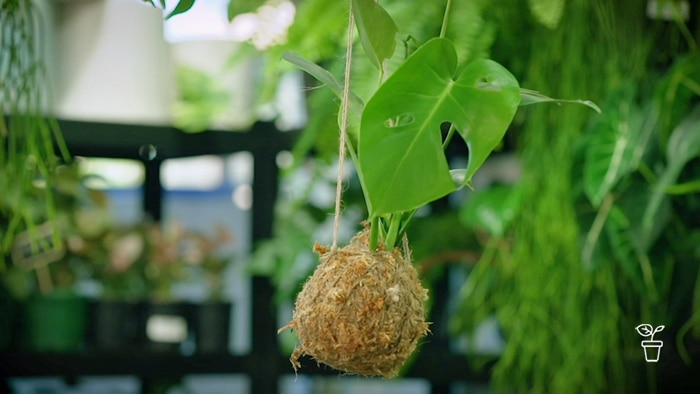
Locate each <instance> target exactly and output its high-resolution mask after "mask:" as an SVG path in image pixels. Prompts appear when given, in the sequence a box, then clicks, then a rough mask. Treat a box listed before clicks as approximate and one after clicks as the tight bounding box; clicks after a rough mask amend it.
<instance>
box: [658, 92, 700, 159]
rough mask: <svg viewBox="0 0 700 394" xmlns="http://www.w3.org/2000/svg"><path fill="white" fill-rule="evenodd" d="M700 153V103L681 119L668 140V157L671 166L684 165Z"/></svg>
mask: <svg viewBox="0 0 700 394" xmlns="http://www.w3.org/2000/svg"><path fill="white" fill-rule="evenodd" d="M698 155H700V105H698V106H696V107H695V109H694V110H693V112H692V113H690V115H688V116H687V117H686V118H685V119H683V120H682V121H681V123H680V124H679V125H678V126H677V127H676V128H675V129H674V131H673V133H672V134H671V138H669V140H668V147H667V149H666V157H667V160H668V163H669V166H670V167H677V166H680V167H682V166H684V165H685V164H686V163H687V162H688V161H690V160H691V159H693V158H695V157H696V156H698Z"/></svg>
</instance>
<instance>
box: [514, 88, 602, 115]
mask: <svg viewBox="0 0 700 394" xmlns="http://www.w3.org/2000/svg"><path fill="white" fill-rule="evenodd" d="M539 103H557V104H581V105H585V106H586V107H588V108H591V109H592V110H594V111H595V112H597V113H600V112H601V111H600V108H599V107H598V106H597V105H596V104H595V103H594V102H592V101H589V100H563V99H555V98H551V97H547V96H545V95H544V94H542V93H540V92H536V91H534V90H530V89H524V88H522V89H520V106H521V107H524V106H526V105H531V104H539Z"/></svg>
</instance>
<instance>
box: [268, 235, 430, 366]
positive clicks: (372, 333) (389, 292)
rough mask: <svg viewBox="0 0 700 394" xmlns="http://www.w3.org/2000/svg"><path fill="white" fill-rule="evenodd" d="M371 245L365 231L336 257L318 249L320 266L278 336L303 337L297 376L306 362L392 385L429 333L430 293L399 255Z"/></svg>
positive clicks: (294, 361) (297, 355)
mask: <svg viewBox="0 0 700 394" xmlns="http://www.w3.org/2000/svg"><path fill="white" fill-rule="evenodd" d="M368 238H369V230H367V229H365V230H363V231H361V232H360V233H358V234H357V235H356V236H355V237H354V238H353V240H352V241H351V242H350V244H349V245H347V246H345V247H342V248H340V249H337V250H335V251H331V250H330V248H328V247H324V246H320V245H318V244H316V245H315V246H314V251H315V252H316V253H318V254H319V255H320V261H321V263H320V264H319V266H318V267H317V268H316V271H315V272H314V274H313V275H312V276H311V278H310V279H309V280H308V281H307V282H306V283H305V284H304V287H303V289H302V290H301V292H300V293H299V295H298V296H297V300H296V304H295V310H294V315H293V318H292V321H291V322H290V323H289V324H288V325H287V326H285V327H283V328H282V329H281V330H284V329H286V328H292V329H294V330H295V331H296V333H297V336H298V337H299V342H300V344H299V346H298V347H297V349H295V351H294V353H293V354H292V358H291V361H292V364H293V365H294V369H295V370H296V369H297V368H299V367H300V366H301V364H300V363H299V358H300V357H301V356H302V355H304V354H307V355H310V356H312V357H313V358H314V359H316V361H318V362H320V363H323V364H326V365H329V366H331V367H333V368H335V369H338V370H340V371H344V372H347V373H351V374H360V375H368V376H383V377H387V378H388V377H394V376H396V374H397V373H398V371H399V368H400V367H401V365H403V363H404V362H405V361H406V359H407V358H408V357H409V356H410V355H411V353H413V351H414V350H415V348H416V345H417V344H418V341H419V340H420V339H421V338H422V337H423V336H425V335H426V334H427V333H428V323H426V321H425V312H424V301H425V300H426V299H427V298H428V295H427V294H428V291H427V290H426V289H424V288H423V286H422V285H421V283H420V281H419V280H418V274H417V272H416V270H415V268H414V267H413V266H412V265H411V263H410V262H409V261H406V259H404V257H403V256H402V254H401V252H400V251H399V249H394V250H392V251H386V250H378V251H370V250H369V245H368ZM281 330H280V331H281Z"/></svg>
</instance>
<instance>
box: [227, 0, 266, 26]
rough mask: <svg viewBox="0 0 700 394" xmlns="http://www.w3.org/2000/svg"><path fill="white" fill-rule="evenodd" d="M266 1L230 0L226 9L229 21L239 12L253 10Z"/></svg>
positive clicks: (244, 12) (243, 12)
mask: <svg viewBox="0 0 700 394" xmlns="http://www.w3.org/2000/svg"><path fill="white" fill-rule="evenodd" d="M266 2H267V0H230V1H229V2H228V7H227V9H226V12H227V16H228V21H229V22H231V21H232V20H233V18H235V17H237V16H238V15H240V14H246V13H248V12H255V11H256V10H257V9H258V8H260V7H261V6H262V5H263V4H265V3H266Z"/></svg>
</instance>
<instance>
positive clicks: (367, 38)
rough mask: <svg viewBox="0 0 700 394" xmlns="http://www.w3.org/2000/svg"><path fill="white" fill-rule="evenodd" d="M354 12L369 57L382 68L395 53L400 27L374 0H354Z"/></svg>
mask: <svg viewBox="0 0 700 394" xmlns="http://www.w3.org/2000/svg"><path fill="white" fill-rule="evenodd" d="M352 14H353V16H354V17H355V24H356V25H357V31H358V32H359V33H360V41H361V42H362V47H363V48H364V49H365V53H366V54H367V57H368V58H369V59H370V60H371V61H372V64H374V65H375V66H376V67H377V68H378V69H382V68H383V63H384V60H386V59H389V58H391V56H392V55H393V54H394V49H396V34H398V32H399V28H398V27H397V26H396V23H394V20H393V19H391V16H390V15H389V14H388V13H387V12H386V10H385V9H384V8H383V7H382V6H381V5H379V3H377V2H376V1H374V0H352Z"/></svg>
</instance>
